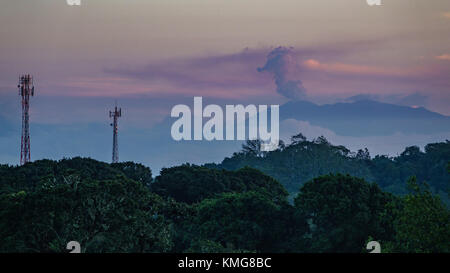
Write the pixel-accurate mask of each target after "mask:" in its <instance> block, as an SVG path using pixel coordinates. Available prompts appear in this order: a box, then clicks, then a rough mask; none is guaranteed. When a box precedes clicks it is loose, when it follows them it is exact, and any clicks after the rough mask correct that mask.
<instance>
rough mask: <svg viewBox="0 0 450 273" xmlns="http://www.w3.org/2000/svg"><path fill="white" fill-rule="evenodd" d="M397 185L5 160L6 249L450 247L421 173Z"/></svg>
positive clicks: (251, 172) (1, 214)
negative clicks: (288, 181) (403, 187)
mask: <svg viewBox="0 0 450 273" xmlns="http://www.w3.org/2000/svg"><path fill="white" fill-rule="evenodd" d="M407 185H408V189H409V193H407V194H405V195H403V196H396V195H393V194H391V193H388V192H385V191H383V190H381V189H380V187H379V186H378V184H376V183H368V182H366V180H364V179H362V178H356V177H353V176H349V175H342V174H327V175H322V176H318V177H316V178H313V179H311V180H309V181H308V182H306V183H303V184H302V186H301V188H300V189H299V190H298V193H297V194H296V195H295V198H294V199H293V202H289V201H288V196H289V194H288V191H286V190H285V188H284V187H283V185H281V184H280V183H279V182H278V181H277V180H275V179H274V178H272V177H270V176H267V175H265V174H264V173H262V172H261V171H259V170H256V169H252V168H248V167H244V168H240V169H238V170H236V171H230V170H223V169H211V168H207V167H199V166H192V165H182V166H178V167H173V168H168V169H163V170H162V171H161V174H160V175H159V176H157V177H156V178H154V179H152V173H151V171H150V169H149V168H147V167H145V166H143V165H140V164H135V163H132V162H125V163H118V164H107V163H102V162H98V161H95V160H92V159H83V158H73V159H63V160H61V161H50V160H40V161H36V162H33V163H28V164H26V165H25V166H21V167H13V166H7V165H1V166H0V252H65V251H67V250H66V244H67V243H68V242H69V241H78V242H80V243H81V247H82V251H83V252H215V253H217V252H366V251H367V250H365V246H366V244H367V242H368V241H371V240H377V241H379V242H380V243H381V247H382V251H383V252H449V251H450V249H449V244H448V242H450V226H449V225H450V223H449V222H450V221H449V220H450V212H449V210H448V209H447V208H446V207H445V205H444V204H443V203H442V202H441V200H440V198H439V197H438V196H436V195H434V194H432V193H431V191H430V189H429V188H428V186H427V185H426V184H424V183H420V182H418V180H417V179H416V178H415V177H412V178H410V179H409V180H408V183H407Z"/></svg>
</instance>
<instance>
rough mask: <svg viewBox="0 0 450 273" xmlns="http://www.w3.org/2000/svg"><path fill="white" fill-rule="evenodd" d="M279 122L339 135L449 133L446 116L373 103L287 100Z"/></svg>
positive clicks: (405, 107)
mask: <svg viewBox="0 0 450 273" xmlns="http://www.w3.org/2000/svg"><path fill="white" fill-rule="evenodd" d="M280 119H281V120H285V119H296V120H303V121H308V122H309V123H310V124H312V125H315V126H320V127H324V128H328V129H330V130H332V131H334V132H335V133H336V134H339V135H342V136H377V135H391V134H394V133H397V132H400V133H405V134H434V133H442V132H450V117H448V116H444V115H441V114H438V113H435V112H431V111H429V110H427V109H425V108H423V107H420V108H412V107H408V106H400V105H395V104H388V103H382V102H377V101H373V100H360V101H355V102H350V103H336V104H324V105H317V104H314V103H311V102H307V101H291V102H288V103H286V104H284V105H282V106H281V107H280Z"/></svg>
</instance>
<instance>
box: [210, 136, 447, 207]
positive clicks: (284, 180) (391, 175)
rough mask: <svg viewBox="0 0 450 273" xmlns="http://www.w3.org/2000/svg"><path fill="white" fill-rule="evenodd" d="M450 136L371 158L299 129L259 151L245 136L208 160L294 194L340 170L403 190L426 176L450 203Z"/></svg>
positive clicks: (389, 188) (216, 166)
mask: <svg viewBox="0 0 450 273" xmlns="http://www.w3.org/2000/svg"><path fill="white" fill-rule="evenodd" d="M448 162H450V141H448V140H447V141H446V142H442V143H433V144H428V145H426V146H425V149H424V151H421V150H420V149H419V147H416V146H412V147H407V148H406V149H405V150H404V152H402V153H401V154H400V155H398V156H396V157H388V156H380V155H377V156H375V157H373V158H371V156H370V154H369V152H368V150H367V149H364V150H359V151H358V152H356V153H355V152H351V151H350V150H348V149H347V148H346V147H344V146H334V145H332V144H331V143H329V142H328V141H327V139H325V138H324V137H318V138H317V139H314V140H312V141H308V140H307V139H306V138H305V137H304V136H303V135H302V134H298V135H296V136H294V137H292V139H291V143H290V144H289V145H284V144H282V145H280V146H279V148H278V149H277V150H275V151H272V152H262V151H260V150H259V145H258V141H248V142H247V143H246V144H245V145H243V149H242V151H240V152H238V153H235V154H233V156H232V157H231V158H226V159H224V160H223V162H222V163H221V164H207V165H206V166H207V167H209V168H214V169H226V170H238V169H240V168H243V167H245V166H249V167H252V168H255V169H258V170H260V171H262V172H263V173H265V174H267V175H269V176H271V177H273V178H275V179H276V180H278V181H279V182H280V183H281V184H282V185H283V186H284V187H285V188H286V190H288V192H289V193H291V195H292V197H294V196H295V195H296V194H297V193H298V190H299V189H300V187H301V186H302V185H303V184H305V183H306V182H307V181H309V180H311V179H313V178H315V177H318V176H321V175H326V174H329V173H344V174H350V175H352V176H355V177H361V178H364V179H365V180H366V181H370V182H376V183H377V184H378V185H379V186H380V187H381V188H382V189H383V190H385V191H388V192H391V193H394V194H400V195H404V194H406V193H407V192H408V188H407V183H406V182H407V181H408V179H409V177H411V176H416V177H417V180H418V181H426V182H427V183H428V184H429V186H430V190H431V191H432V192H433V193H435V194H438V195H439V196H440V197H441V199H442V200H443V201H444V202H445V203H446V204H447V205H449V206H450V199H449V198H448V190H449V181H450V174H449V173H448V172H447V171H446V166H447V164H448Z"/></svg>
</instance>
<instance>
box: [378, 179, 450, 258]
mask: <svg viewBox="0 0 450 273" xmlns="http://www.w3.org/2000/svg"><path fill="white" fill-rule="evenodd" d="M408 186H409V189H410V190H411V193H410V194H408V195H406V196H404V197H403V198H402V201H403V202H402V207H401V208H400V209H399V210H397V211H396V217H395V225H394V227H395V239H394V240H393V241H391V242H389V243H388V244H387V249H386V250H385V251H386V252H403V253H404V252H414V253H417V252H419V253H432V252H435V253H440V252H450V245H449V242H450V211H449V210H448V209H447V208H446V207H445V205H444V204H443V203H442V202H441V200H440V198H439V197H438V196H435V195H433V194H432V193H431V192H430V190H429V187H428V185H427V184H426V183H422V184H419V183H418V182H417V179H416V177H411V178H410V179H409V180H408Z"/></svg>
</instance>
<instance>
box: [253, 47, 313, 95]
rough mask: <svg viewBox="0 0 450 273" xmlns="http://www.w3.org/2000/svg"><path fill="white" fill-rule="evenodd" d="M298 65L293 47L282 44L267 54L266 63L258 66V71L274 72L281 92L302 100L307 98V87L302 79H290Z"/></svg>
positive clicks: (278, 89) (278, 90)
mask: <svg viewBox="0 0 450 273" xmlns="http://www.w3.org/2000/svg"><path fill="white" fill-rule="evenodd" d="M296 67H297V62H296V61H295V56H294V53H293V51H292V48H287V47H281V46H280V47H277V48H275V49H274V50H272V51H271V52H270V53H269V54H268V55H267V61H266V64H265V65H264V66H263V67H258V72H264V71H267V72H270V73H272V74H273V78H274V80H275V84H276V86H277V92H278V93H279V94H281V95H283V96H284V97H286V98H288V99H291V100H300V99H304V98H305V93H306V89H305V88H304V87H303V84H302V82H301V81H300V80H290V79H289V77H290V74H292V73H293V72H294V70H295V69H296Z"/></svg>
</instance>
